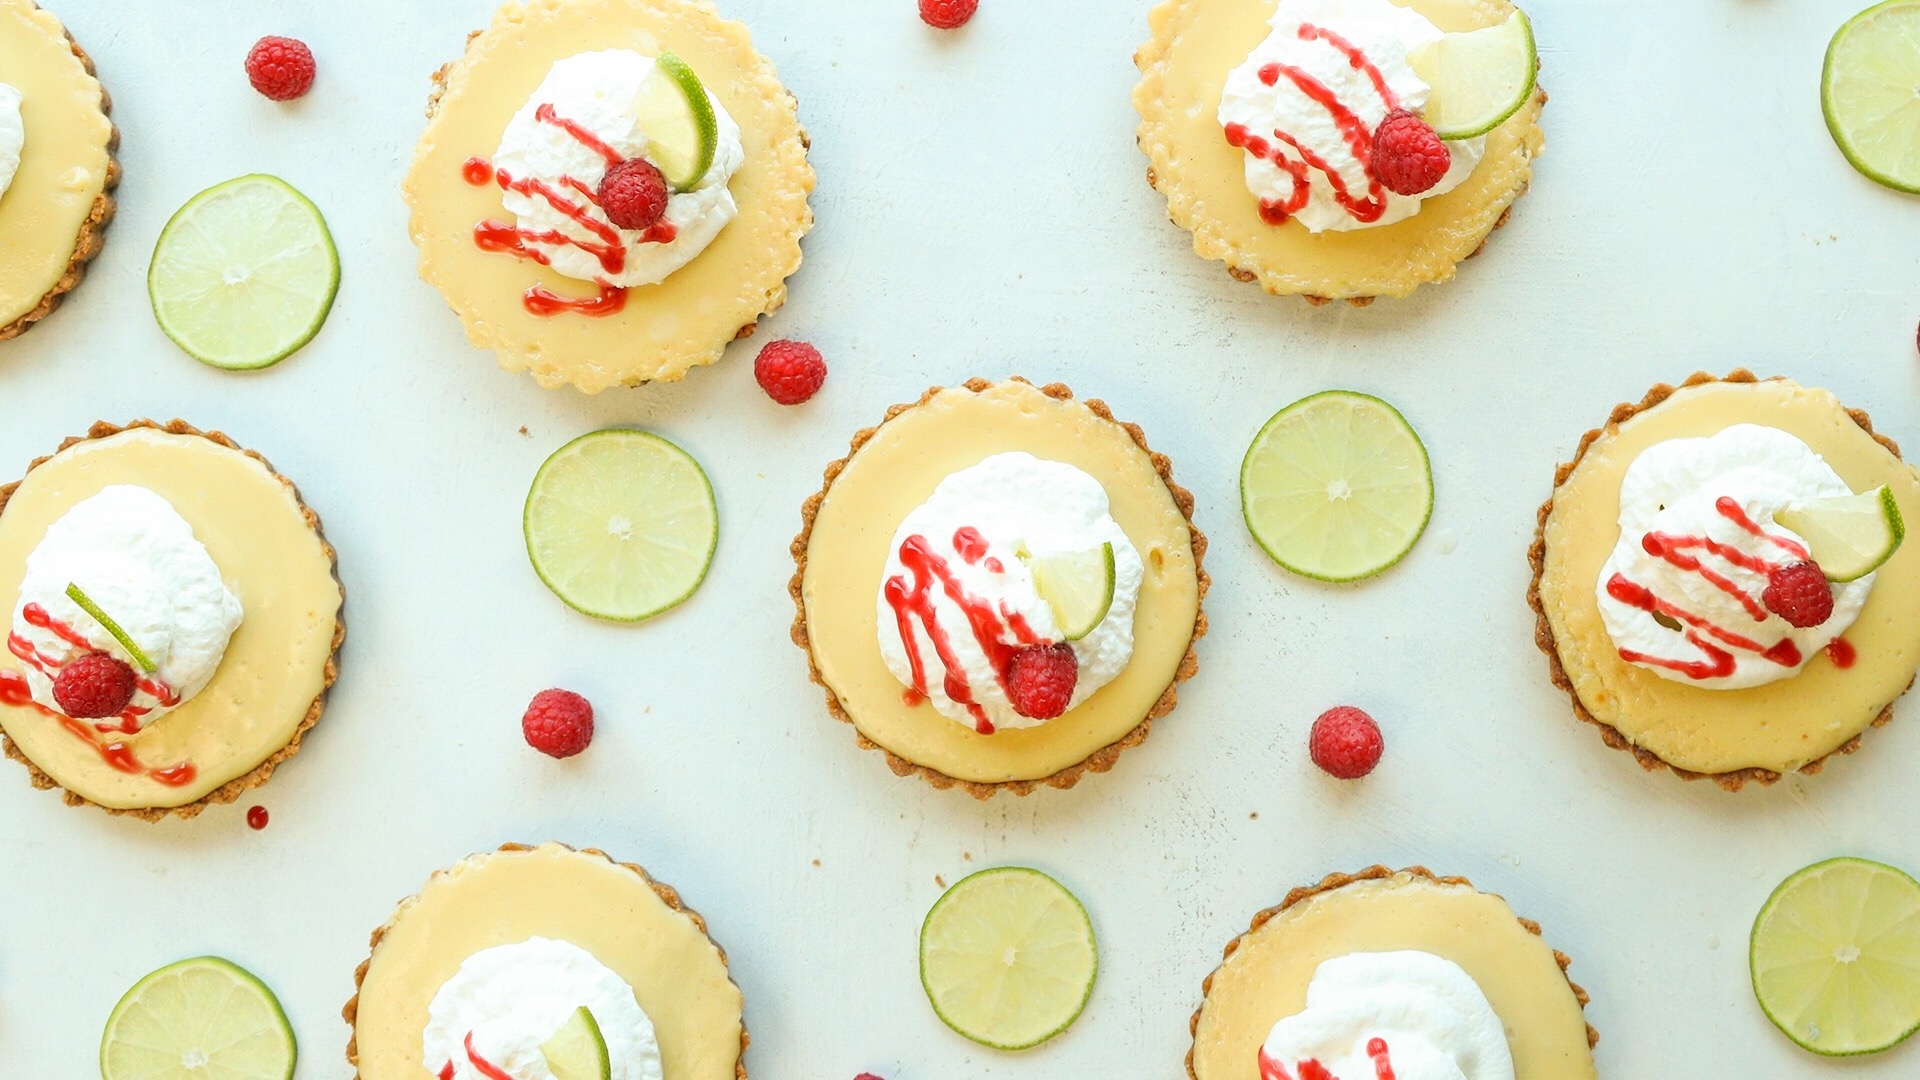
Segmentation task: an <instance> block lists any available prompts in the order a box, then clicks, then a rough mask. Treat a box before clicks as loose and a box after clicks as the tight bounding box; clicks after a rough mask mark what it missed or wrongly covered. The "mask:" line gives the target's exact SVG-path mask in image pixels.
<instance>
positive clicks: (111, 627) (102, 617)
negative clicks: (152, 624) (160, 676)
mask: <svg viewBox="0 0 1920 1080" xmlns="http://www.w3.org/2000/svg"><path fill="white" fill-rule="evenodd" d="M67 599H69V600H71V601H73V602H74V603H76V604H79V605H80V610H81V611H84V612H86V613H87V614H89V615H91V616H93V621H94V622H97V623H99V624H100V625H101V626H104V627H106V629H107V633H109V634H112V635H113V640H115V641H117V642H119V643H120V647H121V648H123V649H125V650H127V655H129V656H131V657H133V662H134V663H136V664H139V665H140V670H141V671H144V672H146V673H147V674H149V675H151V674H153V673H154V672H155V671H158V670H159V666H158V665H157V664H155V663H154V662H153V661H152V660H149V659H148V658H147V654H146V653H144V652H141V651H140V646H138V645H135V644H134V643H133V639H132V638H130V637H128V636H127V632H126V631H125V630H122V629H120V624H119V623H117V622H114V621H113V617H112V616H110V615H108V614H107V613H106V612H104V611H101V610H100V605H99V604H96V603H94V602H93V598H92V597H90V596H88V595H87V594H86V593H85V592H83V591H82V590H81V588H80V586H78V585H75V584H74V583H72V582H68V583H67Z"/></svg>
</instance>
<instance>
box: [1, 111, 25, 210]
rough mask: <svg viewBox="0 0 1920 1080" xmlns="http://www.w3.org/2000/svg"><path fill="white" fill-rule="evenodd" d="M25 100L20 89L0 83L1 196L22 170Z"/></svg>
mask: <svg viewBox="0 0 1920 1080" xmlns="http://www.w3.org/2000/svg"><path fill="white" fill-rule="evenodd" d="M23 100H24V99H22V98H21V96H20V91H18V90H16V89H14V88H13V87H11V86H8V85H7V84H6V83H0V198H5V197H6V194H7V189H8V188H10V187H12V186H13V177H14V174H15V173H17V172H19V171H20V152H21V151H22V150H24V149H25V148H26V145H27V125H26V122H25V121H24V120H22V119H21V118H20V105H21V103H22V101H23Z"/></svg>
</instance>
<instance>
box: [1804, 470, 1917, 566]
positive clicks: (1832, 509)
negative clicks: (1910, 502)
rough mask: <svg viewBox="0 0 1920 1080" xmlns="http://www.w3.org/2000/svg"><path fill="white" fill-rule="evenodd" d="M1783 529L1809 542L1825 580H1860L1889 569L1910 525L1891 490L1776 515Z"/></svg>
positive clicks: (1816, 503) (1809, 504)
mask: <svg viewBox="0 0 1920 1080" xmlns="http://www.w3.org/2000/svg"><path fill="white" fill-rule="evenodd" d="M1773 520H1774V521H1775V522H1776V523H1778V524H1779V525H1781V526H1783V527H1785V528H1788V529H1792V530H1793V531H1794V532H1795V533H1798V534H1799V536H1800V538H1801V539H1802V540H1805V541H1806V542H1807V549H1808V551H1809V552H1810V553H1811V554H1812V555H1813V561H1814V562H1816V563H1818V564H1820V569H1821V570H1822V571H1824V572H1825V573H1826V575H1827V580H1829V581H1838V582H1848V581H1858V580H1860V579H1861V578H1863V577H1866V576H1867V575H1868V574H1871V573H1873V572H1874V571H1875V570H1878V569H1880V568H1881V567H1882V566H1884V565H1886V562H1887V560H1888V559H1891V558H1893V553H1894V552H1896V551H1898V550H1900V544H1901V543H1902V542H1903V541H1904V540H1905V539H1906V538H1907V526H1906V522H1905V521H1904V520H1902V518H1901V516H1900V504H1899V503H1898V502H1896V501H1895V500H1894V497H1893V489H1891V488H1888V487H1884V486H1883V487H1878V488H1875V489H1873V490H1872V491H1867V492H1862V493H1861V494H1859V495H1843V496H1841V497H1839V498H1837V499H1815V500H1812V501H1810V502H1804V503H1800V504H1798V505H1795V506H1789V507H1788V508H1786V509H1785V510H1782V511H1780V512H1779V513H1778V514H1775V515H1774V518H1773Z"/></svg>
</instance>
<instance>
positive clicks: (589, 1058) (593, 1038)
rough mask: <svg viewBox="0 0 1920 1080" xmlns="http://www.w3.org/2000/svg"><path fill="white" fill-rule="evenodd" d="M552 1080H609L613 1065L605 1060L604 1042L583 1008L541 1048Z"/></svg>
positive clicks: (583, 1006)
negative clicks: (552, 1077)
mask: <svg viewBox="0 0 1920 1080" xmlns="http://www.w3.org/2000/svg"><path fill="white" fill-rule="evenodd" d="M540 1053H541V1054H542V1055H544V1056H545V1057H546V1059H547V1069H548V1070H549V1071H551V1072H552V1073H553V1075H554V1080H611V1078H612V1076H613V1063H612V1062H611V1061H610V1060H609V1059H608V1058H607V1040H606V1038H605V1037H604V1036H602V1035H601V1034H600V1024H599V1022H598V1021H596V1020H594V1018H593V1011H592V1010H590V1009H588V1008H587V1007H586V1006H585V1005H582V1006H580V1007H579V1008H578V1009H575V1010H574V1011H573V1015H572V1016H569V1017H567V1022H566V1023H565V1024H562V1025H561V1026H560V1030H559V1031H556V1032H554V1033H553V1038H551V1039H548V1040H547V1041H546V1042H544V1043H541V1044H540Z"/></svg>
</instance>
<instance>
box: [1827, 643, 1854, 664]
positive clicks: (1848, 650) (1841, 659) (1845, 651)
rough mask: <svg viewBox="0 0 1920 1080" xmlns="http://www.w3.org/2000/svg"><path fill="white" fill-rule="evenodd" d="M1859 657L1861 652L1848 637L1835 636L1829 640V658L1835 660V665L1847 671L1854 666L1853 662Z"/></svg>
mask: <svg viewBox="0 0 1920 1080" xmlns="http://www.w3.org/2000/svg"><path fill="white" fill-rule="evenodd" d="M1859 658H1860V654H1859V652H1858V651H1857V650H1855V649H1854V647H1853V642H1851V641H1848V640H1847V639H1846V638H1834V639H1833V640H1832V641H1829V642H1827V659H1829V660H1831V661H1833V666H1834V667H1837V668H1839V669H1840V670H1842V671H1845V670H1846V669H1848V668H1850V667H1852V666H1853V662H1854V661H1855V660H1858V659H1859Z"/></svg>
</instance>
